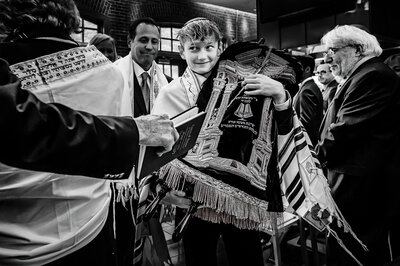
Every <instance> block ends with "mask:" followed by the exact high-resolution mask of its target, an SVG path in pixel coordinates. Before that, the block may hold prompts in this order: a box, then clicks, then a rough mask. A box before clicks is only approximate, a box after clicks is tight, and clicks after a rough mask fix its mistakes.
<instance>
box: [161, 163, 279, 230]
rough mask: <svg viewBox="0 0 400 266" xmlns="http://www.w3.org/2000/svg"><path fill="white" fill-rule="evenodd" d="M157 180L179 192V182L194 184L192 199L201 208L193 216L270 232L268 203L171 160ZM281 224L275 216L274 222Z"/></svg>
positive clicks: (180, 188)
mask: <svg viewBox="0 0 400 266" xmlns="http://www.w3.org/2000/svg"><path fill="white" fill-rule="evenodd" d="M160 177H161V178H164V181H165V183H166V184H167V185H168V186H170V187H171V188H172V189H174V190H182V189H183V188H182V185H181V184H182V182H189V183H191V184H194V191H193V200H194V201H195V202H200V203H201V204H202V205H201V207H199V209H198V210H197V212H196V214H195V216H196V217H198V218H201V219H203V220H206V221H210V222H213V223H221V222H222V223H228V224H233V225H234V226H236V227H238V228H240V229H255V230H262V231H267V232H268V231H270V230H271V219H272V216H271V212H269V211H268V203H267V202H266V201H261V200H259V199H257V198H254V197H252V196H250V195H248V194H247V193H245V192H243V191H241V190H239V189H235V188H233V187H231V186H229V185H227V184H225V183H223V182H221V181H218V180H216V179H214V178H212V177H210V176H207V175H206V174H204V173H201V172H200V171H198V170H196V169H192V168H190V167H188V166H187V165H185V164H183V163H181V162H179V161H177V160H175V161H173V162H171V163H170V164H168V165H167V166H165V167H163V169H162V170H161V171H160ZM282 222H283V216H282V215H278V221H277V223H278V224H280V223H282Z"/></svg>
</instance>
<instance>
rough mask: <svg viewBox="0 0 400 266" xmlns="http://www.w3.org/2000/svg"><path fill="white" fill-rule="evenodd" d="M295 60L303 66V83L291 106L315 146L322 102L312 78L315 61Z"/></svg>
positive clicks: (300, 57)
mask: <svg viewBox="0 0 400 266" xmlns="http://www.w3.org/2000/svg"><path fill="white" fill-rule="evenodd" d="M297 59H298V60H299V61H300V63H301V65H302V66H303V81H302V82H301V84H300V89H299V92H298V93H297V94H296V96H295V97H294V102H293V105H294V108H295V110H296V113H297V115H298V116H299V119H300V121H301V123H302V124H303V126H304V128H305V129H306V131H307V133H308V136H309V137H310V139H311V142H312V143H313V144H314V145H316V144H317V140H318V129H319V126H320V125H321V121H322V113H323V100H322V93H321V90H320V89H319V87H318V86H317V84H315V82H314V80H313V78H312V75H313V72H314V67H315V61H314V59H313V58H312V57H310V56H298V57H297Z"/></svg>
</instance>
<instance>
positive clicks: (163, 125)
mask: <svg viewBox="0 0 400 266" xmlns="http://www.w3.org/2000/svg"><path fill="white" fill-rule="evenodd" d="M134 120H135V123H136V125H137V127H138V130H139V144H140V145H143V146H155V147H158V146H159V147H161V150H160V152H159V153H158V155H159V156H161V155H162V154H164V153H166V152H169V151H170V150H171V149H172V147H173V146H174V144H175V141H176V140H177V139H178V138H179V134H178V131H176V129H175V127H174V124H173V122H172V121H171V120H170V119H169V118H168V115H154V114H151V115H144V116H139V117H137V118H134Z"/></svg>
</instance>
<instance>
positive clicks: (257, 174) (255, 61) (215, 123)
mask: <svg viewBox="0 0 400 266" xmlns="http://www.w3.org/2000/svg"><path fill="white" fill-rule="evenodd" d="M255 73H258V74H263V75H267V76H269V77H271V78H274V79H277V80H279V81H281V82H282V83H284V84H294V83H295V73H294V70H293V67H292V66H291V63H289V61H287V60H285V59H284V58H283V57H281V56H279V55H278V54H277V53H275V51H272V52H271V50H270V49H268V48H267V47H266V46H263V45H259V44H257V43H238V44H234V45H232V46H230V47H229V48H228V49H227V50H226V51H225V52H224V53H223V54H222V55H221V57H220V60H219V62H218V64H217V65H216V66H215V67H214V69H213V71H212V74H211V76H210V77H209V78H208V79H207V81H205V83H204V85H203V88H202V90H201V92H200V94H199V97H198V99H197V105H198V106H199V108H200V109H204V110H205V111H206V113H207V115H206V118H205V121H204V123H203V126H202V129H201V132H200V134H199V137H198V140H197V143H196V144H195V146H194V147H193V149H192V150H191V151H189V153H188V154H187V156H186V157H185V158H183V159H181V160H174V161H173V162H171V163H170V164H168V165H167V166H166V167H164V168H163V169H162V170H161V176H162V177H163V178H164V179H165V181H166V183H167V184H168V185H169V186H171V187H172V188H174V189H177V190H181V189H185V187H187V185H188V184H192V187H191V188H192V189H193V190H192V192H193V200H194V201H195V202H198V203H200V204H201V205H200V207H199V209H198V210H197V212H196V214H195V215H196V216H197V217H199V218H201V219H204V220H207V221H211V222H215V223H220V222H223V223H229V224H233V225H235V226H237V227H239V228H247V229H262V228H270V220H271V219H270V216H271V213H270V209H269V202H268V200H267V193H266V190H267V176H268V171H267V169H268V164H269V162H270V158H271V152H272V143H273V140H274V139H275V130H274V128H275V126H274V125H273V123H274V122H273V105H272V101H271V98H269V97H259V96H257V97H255V96H247V95H245V94H244V92H243V90H242V87H241V81H242V80H243V78H244V77H246V76H247V75H249V74H255ZM275 168H276V167H275ZM278 182H279V181H278ZM274 193H276V194H277V195H278V197H277V198H279V199H280V200H281V191H280V188H279V185H278V187H277V189H276V190H275V192H274Z"/></svg>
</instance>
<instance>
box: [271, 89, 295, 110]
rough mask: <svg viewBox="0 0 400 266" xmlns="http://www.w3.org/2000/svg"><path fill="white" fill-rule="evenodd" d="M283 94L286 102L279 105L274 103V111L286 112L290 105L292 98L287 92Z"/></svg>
mask: <svg viewBox="0 0 400 266" xmlns="http://www.w3.org/2000/svg"><path fill="white" fill-rule="evenodd" d="M285 93H286V98H287V100H286V101H285V102H283V103H279V104H276V103H274V107H275V110H276V111H283V110H287V109H289V108H290V106H291V105H292V98H291V97H290V94H289V93H288V91H285Z"/></svg>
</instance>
